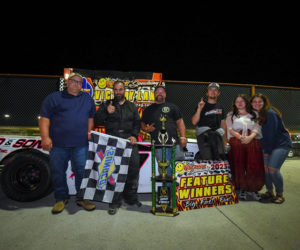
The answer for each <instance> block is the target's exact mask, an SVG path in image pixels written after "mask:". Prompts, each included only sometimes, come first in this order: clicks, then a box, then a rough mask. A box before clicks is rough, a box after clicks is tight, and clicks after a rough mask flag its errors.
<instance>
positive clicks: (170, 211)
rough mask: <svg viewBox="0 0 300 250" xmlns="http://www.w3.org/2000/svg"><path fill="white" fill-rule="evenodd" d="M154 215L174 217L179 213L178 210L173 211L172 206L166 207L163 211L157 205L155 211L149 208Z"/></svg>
mask: <svg viewBox="0 0 300 250" xmlns="http://www.w3.org/2000/svg"><path fill="white" fill-rule="evenodd" d="M150 212H151V213H152V214H154V215H159V216H169V217H174V216H177V215H179V213H178V212H173V209H172V208H167V209H166V211H164V210H163V209H162V208H161V207H157V208H156V209H155V211H153V210H151V211H150Z"/></svg>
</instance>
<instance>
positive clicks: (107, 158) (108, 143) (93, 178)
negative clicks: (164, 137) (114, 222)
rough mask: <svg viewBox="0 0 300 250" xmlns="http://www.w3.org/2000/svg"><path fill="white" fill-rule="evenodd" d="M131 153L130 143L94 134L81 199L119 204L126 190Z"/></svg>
mask: <svg viewBox="0 0 300 250" xmlns="http://www.w3.org/2000/svg"><path fill="white" fill-rule="evenodd" d="M131 151H132V146H131V144H130V143H129V141H128V140H125V139H122V138H119V137H115V136H111V135H106V134H102V133H98V132H95V131H92V133H91V140H90V141H89V153H88V159H87V162H86V165H85V171H84V177H83V179H82V183H81V187H80V192H81V195H80V196H83V199H86V200H95V201H102V202H108V203H114V201H117V200H118V197H119V196H120V195H121V194H122V192H123V190H124V186H125V181H126V177H127V173H128V164H129V160H130V156H131Z"/></svg>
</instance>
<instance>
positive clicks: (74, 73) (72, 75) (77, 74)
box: [68, 72, 83, 80]
mask: <svg viewBox="0 0 300 250" xmlns="http://www.w3.org/2000/svg"><path fill="white" fill-rule="evenodd" d="M74 76H79V77H80V78H81V80H83V77H82V75H80V74H79V73H76V72H72V73H71V74H70V75H69V77H68V79H71V78H72V77H74Z"/></svg>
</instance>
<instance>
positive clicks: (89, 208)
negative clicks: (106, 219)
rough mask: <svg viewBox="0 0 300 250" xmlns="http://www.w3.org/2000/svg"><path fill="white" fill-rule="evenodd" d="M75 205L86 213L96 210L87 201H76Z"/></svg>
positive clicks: (93, 205)
mask: <svg viewBox="0 0 300 250" xmlns="http://www.w3.org/2000/svg"><path fill="white" fill-rule="evenodd" d="M76 203H77V205H78V206H80V207H83V208H84V209H85V210H86V211H92V210H94V209H95V208H96V206H95V204H93V203H92V202H90V201H89V200H78V201H76Z"/></svg>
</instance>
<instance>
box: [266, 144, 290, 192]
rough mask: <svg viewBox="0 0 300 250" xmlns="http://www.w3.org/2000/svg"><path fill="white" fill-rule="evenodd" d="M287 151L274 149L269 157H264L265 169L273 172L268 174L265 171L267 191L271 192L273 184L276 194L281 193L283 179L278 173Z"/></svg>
mask: <svg viewBox="0 0 300 250" xmlns="http://www.w3.org/2000/svg"><path fill="white" fill-rule="evenodd" d="M289 151H290V149H289V148H288V149H287V148H276V149H274V150H273V151H272V153H271V154H270V155H269V156H266V155H264V164H265V167H268V168H271V169H274V170H275V171H274V172H273V171H272V172H270V171H268V170H266V169H265V175H266V188H267V190H272V189H273V184H274V186H275V190H276V192H277V193H282V192H283V178H282V175H281V173H280V168H281V166H282V164H283V163H284V161H285V159H286V157H287V156H288V153H289Z"/></svg>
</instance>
